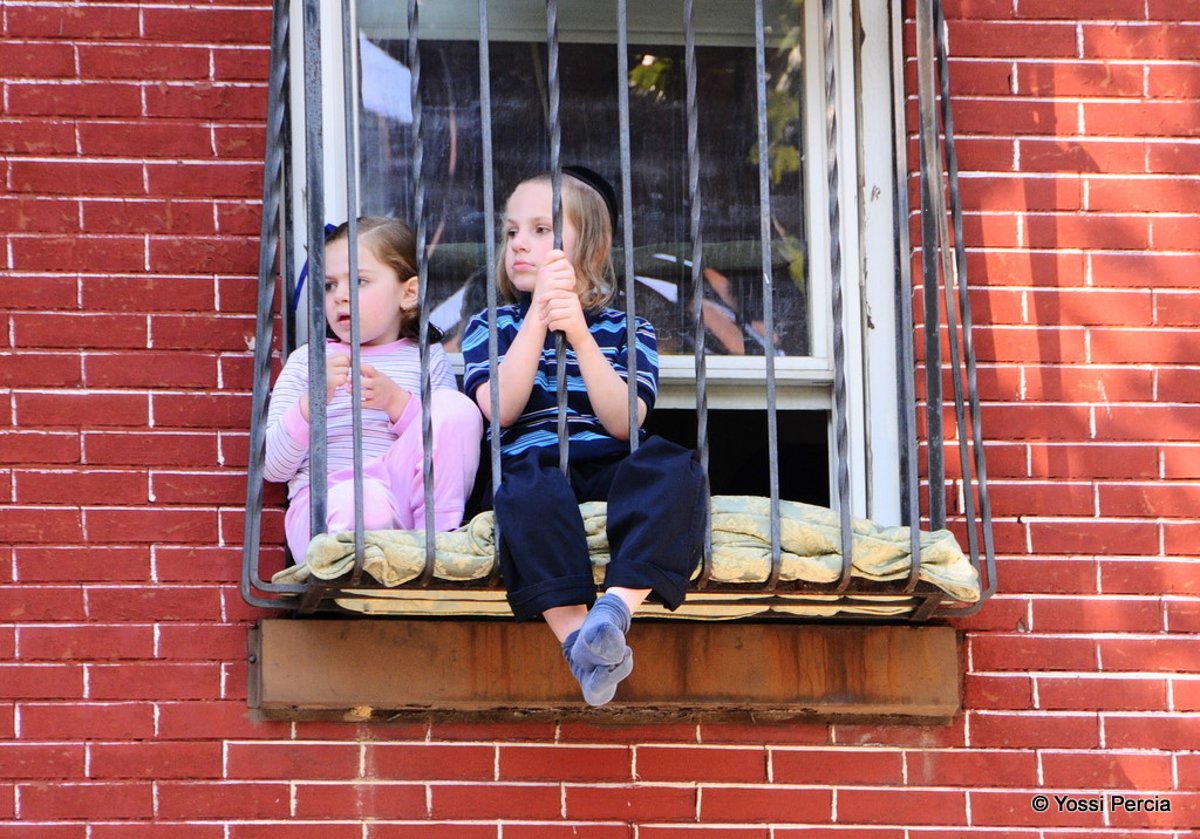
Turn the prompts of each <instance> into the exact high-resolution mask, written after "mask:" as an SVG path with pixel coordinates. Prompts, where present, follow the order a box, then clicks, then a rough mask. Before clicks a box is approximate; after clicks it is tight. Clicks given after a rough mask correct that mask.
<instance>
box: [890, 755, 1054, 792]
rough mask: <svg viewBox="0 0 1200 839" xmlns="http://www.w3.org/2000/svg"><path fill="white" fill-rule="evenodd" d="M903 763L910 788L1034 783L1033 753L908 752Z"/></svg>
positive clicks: (1025, 784) (1035, 782) (1020, 785)
mask: <svg viewBox="0 0 1200 839" xmlns="http://www.w3.org/2000/svg"><path fill="white" fill-rule="evenodd" d="M905 762H906V764H907V766H908V778H907V781H908V783H909V784H910V785H912V786H937V787H960V786H965V787H968V788H970V787H1033V786H1037V781H1038V760H1037V754H1036V753H1035V752H1033V751H1009V750H1003V751H1001V750H995V751H988V750H983V749H971V750H969V751H967V750H954V751H919V752H909V753H908V755H907V756H906V758H905Z"/></svg>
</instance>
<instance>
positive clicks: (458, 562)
mask: <svg viewBox="0 0 1200 839" xmlns="http://www.w3.org/2000/svg"><path fill="white" fill-rule="evenodd" d="M579 509H580V513H581V514H582V516H583V522H584V527H585V529H586V531H587V534H588V547H589V548H590V550H591V555H592V567H593V571H594V573H595V577H596V582H597V584H599V583H600V582H601V581H603V579H604V566H605V565H607V563H608V561H609V555H608V541H607V538H606V536H605V523H606V505H605V504H604V502H600V501H590V502H587V503H585V504H581V505H580V507H579ZM711 509H712V531H713V563H712V581H713V582H717V583H735V584H744V585H746V586H747V589H748V592H747V595H748V599H747V603H746V607H747V608H748V609H750V610H754V609H753V606H752V604H751V602H749V601H750V600H752V599H753V593H754V587H755V585H761V584H762V583H764V582H765V581H766V580H767V577H768V575H769V574H770V571H771V519H770V500H769V499H766V498H759V497H751V496H734V495H715V496H713V498H712V508H711ZM851 526H852V529H853V534H854V537H853V541H854V553H853V561H852V574H853V576H855V577H858V578H863V579H869V580H881V581H882V580H903V579H905V578H907V576H908V572H909V567H910V562H909V546H910V542H909V529H908V528H907V527H881V526H880V525H877V524H875V523H874V522H871V521H867V520H865V519H854V520H852V523H851ZM839 527H840V525H839V521H838V516H837V513H835V512H834V511H832V510H830V509H828V508H825V507H815V506H813V505H810V504H801V503H798V502H794V501H781V502H780V543H781V545H782V567H781V572H780V580H781V581H782V582H789V581H804V582H811V583H832V582H836V581H837V580H838V579H839V577H840V576H841V564H842V563H841V555H840V553H839V551H838V543H839V541H840V531H839ZM435 539H436V544H437V557H436V561H435V565H434V577H435V580H436V581H445V582H454V583H460V584H461V583H470V582H478V583H479V584H480V586H481V587H483V586H486V581H487V578H488V576H489V575H490V574H491V573H492V562H493V553H494V550H493V539H492V514H491V513H480V514H479V515H478V516H476V517H475V518H473V519H472V520H471V521H470V522H468V523H467V524H466V525H464V526H462V527H460V528H459V529H457V530H453V531H450V532H447V533H438V534H436V536H435ZM920 540H921V571H920V578H921V580H923V581H925V582H928V583H932V584H933V585H935V586H937V587H938V588H940V589H942V590H943V591H944V592H946V594H947V595H949V596H950V597H951V598H952V599H954V600H957V601H959V602H966V603H973V602H975V601H977V600H978V599H979V576H978V574H977V573H976V570H975V568H974V567H972V565H971V563H970V561H969V560H968V559H967V558H966V557H965V556H964V555H963V552H962V549H961V548H960V547H959V546H958V542H957V541H956V540H955V538H954V535H953V534H952V533H950V532H949V531H947V530H937V531H933V532H922V533H921V537H920ZM364 542H365V545H366V556H365V559H364V566H363V567H364V570H365V571H366V572H367V574H369V575H370V576H371V577H372V578H374V579H375V580H376V581H378V582H379V583H381V584H382V585H384V586H387V587H395V586H401V585H404V584H405V583H407V582H410V581H412V580H414V579H416V578H417V577H419V576H420V574H421V571H422V570H423V569H424V567H425V534H424V532H423V531H405V530H378V531H371V532H368V533H366V534H364ZM353 566H354V534H353V533H350V532H346V533H327V534H324V535H321V536H318V537H317V538H316V539H314V540H313V541H312V544H311V545H309V548H308V556H307V558H306V560H305V562H304V563H303V564H300V565H294V566H292V567H290V568H286V569H284V570H283V571H280V572H279V573H277V574H275V575H274V577H272V581H273V582H276V583H303V582H305V581H307V580H308V579H309V578H310V577H316V578H318V579H321V580H333V579H337V578H338V577H341V576H342V575H343V574H345V573H347V572H348V571H350V570H351V569H352V568H353ZM699 573H700V568H699V566H697V568H696V572H695V574H694V575H693V578H695V577H696V576H699ZM413 593H414V594H416V595H419V599H420V600H423V601H429V600H436V599H438V598H437V597H436V596H435V595H433V593H432V592H424V593H418V592H413ZM375 594H378V595H379V596H380V597H389V596H391V595H392V594H393V593H392V592H375ZM397 594H398V593H397ZM463 595H466V592H464V591H462V590H458V591H456V592H455V596H456V597H461V596H463ZM797 596H798V597H799V595H797ZM502 597H503V595H502V593H498V597H497V598H496V599H497V600H499V605H501V606H502V609H501V613H503V612H504V611H507V607H506V606H503V605H502V604H503V599H502ZM694 599H695V598H694V597H693V596H692V595H689V603H690V602H692V601H693V600H694ZM803 599H804V600H806V601H813V600H815V599H816V598H814V596H813V595H804V596H803ZM837 599H838V598H836V597H834V598H832V600H833V601H836V600H837ZM724 600H725V601H728V600H729V596H728V595H725V596H724ZM339 602H341V603H342V605H346V604H345V603H344V602H342V601H339ZM484 602H486V599H485V601H480V603H481V605H482V604H483V603H484ZM700 602H702V599H701V601H700ZM413 605H414V606H416V603H415V602H414V603H413ZM687 605H688V604H685V605H684V608H687ZM697 605H698V604H697ZM809 605H810V607H811V608H817V609H821V608H823V607H820V606H818V605H817V604H809ZM863 605H864V606H867V604H863ZM832 606H833V603H831V607H832ZM356 608H358V610H359V611H371V610H370V609H363V608H361V607H356ZM772 608H773V609H774V610H775V611H787V610H790V609H793V608H799V606H797V607H784V608H783V609H780V608H779V607H777V606H776V607H772ZM889 608H890V607H888V606H887V604H886V602H881V603H879V604H876V605H871V606H870V607H869V609H867V610H868V611H872V612H874V611H875V610H883V611H884V612H886V611H887V610H888V609H889ZM388 611H403V610H402V609H389V610H388ZM416 611H419V610H417V609H414V612H416ZM484 611H485V612H487V611H490V609H485V610H484ZM755 611H761V609H759V610H755ZM436 612H437V610H434V611H433V612H424V611H422V612H420V613H422V614H429V613H436ZM457 613H460V614H461V613H464V612H463V611H462V610H458V612H457ZM641 613H642V612H641V611H639V614H641ZM646 613H647V614H649V612H648V611H647V612H646ZM664 614H665V612H664ZM716 616H717V615H714V617H716ZM741 616H743V615H741V614H735V615H730V617H741Z"/></svg>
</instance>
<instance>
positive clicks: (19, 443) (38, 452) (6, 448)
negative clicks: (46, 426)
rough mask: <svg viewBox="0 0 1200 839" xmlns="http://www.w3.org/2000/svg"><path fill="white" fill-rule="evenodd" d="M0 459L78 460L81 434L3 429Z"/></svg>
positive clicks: (46, 461)
mask: <svg viewBox="0 0 1200 839" xmlns="http://www.w3.org/2000/svg"><path fill="white" fill-rule="evenodd" d="M0 462H3V463H9V464H18V463H45V464H51V463H78V462H79V434H78V433H76V432H68V431H58V432H53V431H51V432H47V431H17V430H12V429H6V430H3V431H0Z"/></svg>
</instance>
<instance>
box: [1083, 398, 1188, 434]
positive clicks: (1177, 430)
mask: <svg viewBox="0 0 1200 839" xmlns="http://www.w3.org/2000/svg"><path fill="white" fill-rule="evenodd" d="M1197 420H1200V406H1193V405H1156V406H1153V407H1136V406H1131V405H1113V406H1111V407H1106V408H1105V409H1104V410H1103V411H1098V412H1097V413H1096V436H1097V437H1098V438H1100V439H1108V440H1113V441H1117V440H1150V441H1153V442H1160V443H1161V442H1170V441H1175V440H1179V441H1186V442H1194V441H1196V440H1197V439H1200V433H1198V432H1197V428H1196V426H1195V425H1194V424H1193V423H1195V422H1196V421H1197Z"/></svg>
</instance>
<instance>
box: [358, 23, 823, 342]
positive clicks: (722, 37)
mask: <svg viewBox="0 0 1200 839" xmlns="http://www.w3.org/2000/svg"><path fill="white" fill-rule="evenodd" d="M406 5H407V4H405V3H396V2H392V0H387V1H386V2H385V0H359V5H358V9H357V13H358V22H359V28H360V68H361V72H360V78H361V88H362V89H361V94H362V95H361V102H362V112H361V121H360V133H359V138H360V148H359V165H360V171H361V184H362V187H361V195H362V199H361V200H362V206H363V209H364V211H365V212H367V213H372V214H391V215H395V216H397V217H399V218H403V219H406V220H409V221H410V222H411V221H412V219H410V218H409V215H410V213H411V207H412V190H413V178H412V144H413V136H412V109H411V104H410V99H409V97H410V92H409V91H410V87H409V85H410V79H411V75H410V73H409V70H408V67H409V65H410V61H409V58H408V54H407V53H408V41H407V37H408V36H407V32H406V25H405V14H406ZM629 5H630V7H631V8H630V25H629V42H630V50H629V67H630V71H629V77H628V79H627V80H626V81H625V83H626V84H628V86H629V96H630V122H631V130H630V145H631V152H632V173H631V176H632V184H633V208H632V209H633V212H632V223H633V231H634V245H635V253H634V273H635V275H636V276H637V277H638V278H639V283H638V286H637V295H638V298H637V306H638V311H639V313H640V314H643V315H645V316H647V317H648V318H650V319H651V321H652V322H653V323H654V325H655V327H656V329H657V331H658V335H659V343H660V351H661V352H662V353H664V354H691V353H692V352H693V350H694V338H693V336H694V328H693V326H692V315H691V311H692V298H693V293H692V285H691V267H690V262H689V261H688V260H690V257H691V244H690V240H691V235H690V215H689V208H688V200H687V197H688V188H687V184H688V161H687V153H686V150H687V115H686V109H685V97H686V86H685V77H684V50H683V45H682V42H683V37H682V31H681V27H682V3H681V2H665V3H649V2H643V3H636V2H631V3H630V4H629ZM635 7H636V8H635ZM489 18H490V24H491V27H490V29H491V32H490V35H491V43H490V51H491V69H492V72H491V96H492V131H493V148H494V176H495V183H496V199H497V202H503V200H504V198H505V197H506V196H507V194H508V192H509V191H511V189H512V188H513V186H515V184H516V183H517V182H518V181H520V180H521V179H523V178H524V177H527V176H529V175H532V174H535V173H537V172H541V171H545V170H546V169H548V167H549V163H550V156H549V141H548V137H549V130H548V116H549V115H548V111H547V107H548V106H547V102H548V91H547V78H546V58H547V49H546V36H545V4H544V2H541V0H493V2H492V3H491V5H490V6H489ZM615 18H616V11H615V4H614V3H612V2H607V1H606V0H565V1H564V2H562V3H560V12H559V32H560V40H561V48H560V55H559V77H560V84H561V116H560V125H561V127H562V161H563V163H564V164H571V163H574V164H582V165H586V166H590V167H591V168H593V169H596V170H598V171H600V172H602V173H604V174H605V175H606V176H607V177H609V179H610V180H612V182H613V184H614V187H615V188H616V189H617V190H618V194H619V192H620V151H619V149H620V145H619V126H618V116H617V109H618V103H617V92H618V88H617V84H618V80H617V57H616V50H615V43H616V34H615ZM802 18H803V9H802V8H800V4H799V0H770V1H769V2H767V3H766V9H765V11H764V19H765V21H766V43H767V74H768V134H769V139H770V164H771V166H770V169H771V191H772V194H771V223H772V239H773V241H772V250H773V271H772V288H773V294H774V311H775V324H776V328H775V333H776V334H775V336H774V337H773V339H771V340H768V339H767V337H766V336H765V335H764V334H763V327H762V318H763V311H764V308H763V296H762V276H761V274H762V272H761V256H760V246H759V224H760V222H759V194H758V193H759V190H758V153H757V149H758V135H757V108H756V93H755V56H754V32H753V27H754V6H753V3H751V2H747V0H719V1H718V0H707V2H698V3H697V4H696V29H697V41H696V42H697V49H696V60H697V67H698V75H697V99H698V102H699V108H698V113H699V149H700V163H701V167H700V171H701V182H700V188H701V202H702V208H703V215H702V218H703V239H704V242H705V251H704V253H705V257H704V258H705V269H706V276H705V283H706V288H705V297H706V304H705V319H706V324H707V325H708V327H709V328H708V330H707V335H706V339H705V344H706V350H707V351H708V352H710V353H713V354H726V355H741V354H745V355H762V354H763V353H764V352H765V348H766V347H768V346H773V347H774V352H776V353H777V354H782V355H793V356H803V355H808V354H810V342H809V334H808V319H809V312H808V308H809V307H808V295H807V287H806V280H807V271H806V265H807V262H806V250H807V244H806V233H805V222H804V220H805V213H804V206H803V194H804V189H803V187H804V185H803V182H802V175H803V169H804V167H803V155H804V146H803V138H802V136H801V135H802V131H801V126H802V123H803V119H802V111H803V109H802V93H803V91H802V89H801V88H802V75H803V67H802V53H801V44H802V42H803V38H802V37H801V32H800V26H801V21H802ZM477 19H478V12H477V6H476V2H475V0H439V2H437V3H430V4H424V3H423V4H422V5H421V38H422V41H421V56H420V59H421V104H422V121H423V138H424V158H423V160H424V163H423V183H424V189H425V216H426V224H427V230H428V239H429V241H430V243H431V244H432V246H433V247H432V249H431V252H430V261H429V270H430V273H429V276H430V300H431V301H432V302H433V305H434V306H435V307H436V309H435V312H434V320H435V322H436V323H437V324H438V325H439V326H441V327H443V328H444V329H447V331H448V332H449V333H450V336H451V337H450V339H449V340H450V346H451V348H453V346H454V340H455V334H454V333H455V329H454V325H455V324H457V323H459V322H460V319H461V318H462V317H463V316H464V315H467V316H469V315H470V314H471V313H473V312H475V311H477V310H478V309H480V308H482V307H483V306H484V305H485V297H484V295H485V293H486V291H485V288H484V282H485V279H484V277H483V270H484V266H485V264H486V261H488V260H489V259H490V256H489V255H488V254H485V253H484V246H483V241H484V225H485V224H491V223H494V222H493V220H492V219H490V218H489V217H488V215H487V213H486V212H485V209H484V207H483V196H482V187H481V183H482V148H481V141H480V124H481V121H480V112H479V95H480V93H479V84H480V83H479V54H478V53H479V47H478V29H477ZM502 209H503V207H502V206H499V207H497V210H502ZM624 217H625V219H626V221H628V220H629V218H630V215H629V214H628V213H626V214H625V216H624ZM620 241H621V235H620V233H619V232H618V235H617V243H618V245H619V244H620ZM614 258H615V259H614V261H615V263H616V265H617V270H618V274H620V273H621V271H622V265H623V256H622V255H621V253H620V251H619V249H618V251H617V252H616V253H614ZM614 305H617V306H621V305H623V303H622V301H621V300H620V299H618V301H617V302H616V303H615V304H614Z"/></svg>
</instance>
